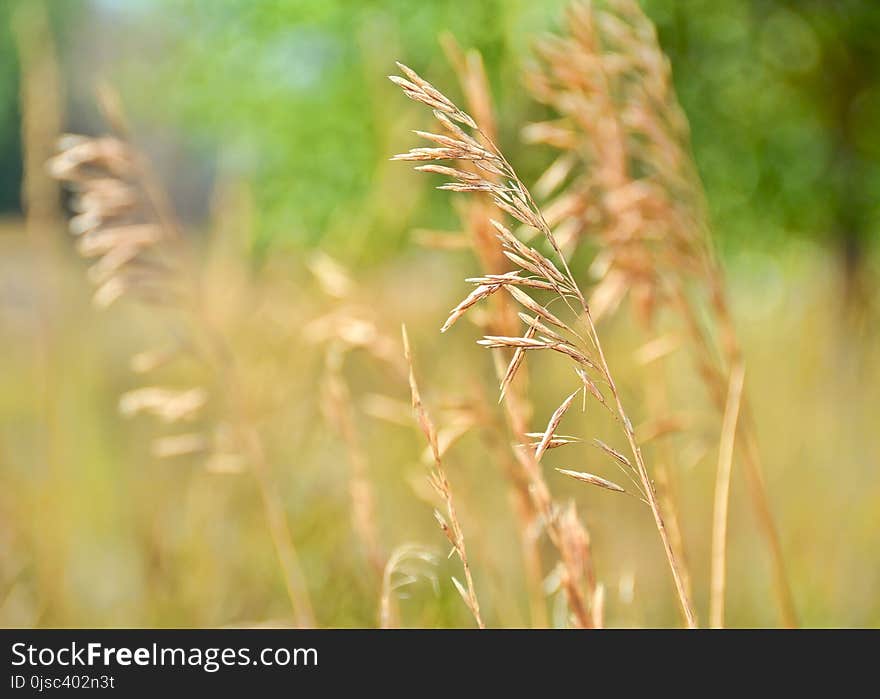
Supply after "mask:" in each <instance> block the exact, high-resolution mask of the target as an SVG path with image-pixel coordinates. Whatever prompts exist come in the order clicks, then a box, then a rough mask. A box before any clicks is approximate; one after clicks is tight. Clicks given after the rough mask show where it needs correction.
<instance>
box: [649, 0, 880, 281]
mask: <svg viewBox="0 0 880 699" xmlns="http://www.w3.org/2000/svg"><path fill="white" fill-rule="evenodd" d="M646 9H647V10H648V11H649V13H650V14H651V15H652V17H653V18H654V19H655V21H656V22H657V24H658V30H659V33H660V38H661V42H662V44H663V46H664V47H665V48H666V50H667V52H668V53H669V55H670V58H671V60H672V64H673V68H674V71H675V79H676V84H677V86H678V89H679V93H680V97H681V100H682V102H683V104H684V107H685V110H686V111H687V113H688V116H689V118H690V121H691V126H692V130H693V141H694V150H695V152H696V157H697V160H698V163H699V165H700V170H701V172H702V174H703V177H704V179H705V182H706V187H707V190H708V193H709V200H710V206H711V210H712V213H713V218H714V221H715V224H716V228H717V229H718V230H719V232H720V233H721V234H722V236H723V237H724V239H725V240H726V242H728V243H731V244H732V243H737V242H738V241H740V240H742V239H750V240H753V241H755V240H756V239H757V242H759V244H763V242H764V241H772V242H777V241H778V240H779V239H781V238H786V237H791V236H801V237H809V238H814V239H819V240H825V241H828V242H831V243H832V244H833V245H835V246H836V247H837V249H838V250H839V251H840V255H841V260H842V261H843V263H844V269H845V272H846V278H847V279H850V280H853V281H854V280H856V279H858V277H859V275H860V274H861V272H860V270H861V261H862V259H863V256H864V252H865V249H866V247H867V246H868V244H869V243H871V242H873V241H876V240H877V238H878V229H880V130H878V128H877V124H878V123H880V44H878V43H877V40H876V37H877V35H878V32H880V4H878V3H870V2H861V1H860V0H840V1H835V2H826V1H824V0H805V1H797V2H794V1H792V0H786V1H779V0H776V1H771V0H747V1H743V0H711V1H710V0H696V1H695V2H689V3H676V2H674V1H673V0H650V1H649V2H646ZM856 288H858V283H857V282H855V281H854V283H853V284H848V285H847V289H848V290H849V291H850V292H852V291H853V290H855V289H856Z"/></svg>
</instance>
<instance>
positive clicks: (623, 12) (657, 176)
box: [526, 0, 796, 626]
mask: <svg viewBox="0 0 880 699" xmlns="http://www.w3.org/2000/svg"><path fill="white" fill-rule="evenodd" d="M538 54H539V57H540V59H541V60H540V65H539V66H537V67H536V68H535V69H534V70H532V71H530V73H529V76H528V81H527V82H528V85H529V87H530V89H531V92H532V94H533V95H534V97H535V98H536V99H537V100H538V101H540V102H542V103H544V104H546V105H547V106H549V107H550V108H552V109H553V110H554V111H555V112H556V113H557V114H558V115H559V116H560V117H561V118H559V119H555V120H553V121H548V122H543V123H539V124H534V125H531V126H530V127H529V128H528V129H527V130H526V137H527V138H528V139H530V140H532V141H536V142H541V143H545V144H547V145H550V146H551V147H553V148H555V149H556V150H558V151H559V157H558V158H557V160H556V161H555V162H554V163H553V164H552V165H551V166H550V167H549V168H548V170H547V171H546V173H545V174H544V176H543V177H542V178H541V180H540V184H541V193H542V196H546V197H552V198H551V199H550V201H549V203H548V204H547V211H548V212H549V213H548V220H549V222H550V223H551V225H558V226H559V227H560V228H561V229H563V230H565V231H567V232H568V236H569V237H568V242H569V243H570V244H571V245H574V244H575V243H576V241H577V239H578V238H579V237H581V236H591V237H593V238H594V239H596V240H598V242H599V244H600V246H601V251H600V253H599V255H598V257H597V258H596V262H595V263H594V265H593V268H592V271H593V272H594V273H595V274H596V276H597V277H598V278H599V282H598V284H597V286H596V288H595V290H594V292H593V294H592V295H591V301H592V303H593V306H594V307H595V308H596V311H597V316H601V315H602V314H605V313H610V312H612V311H613V310H614V309H615V308H616V307H617V306H618V305H619V304H620V302H621V301H622V300H623V298H624V297H625V296H627V295H628V296H629V298H630V299H631V301H632V303H633V306H634V309H635V311H636V315H637V317H638V318H639V319H640V320H641V322H642V324H643V326H644V328H645V332H647V333H648V334H649V336H655V335H656V328H655V327H654V317H655V315H656V310H657V309H658V308H659V307H661V306H668V307H671V308H673V309H674V310H675V311H676V312H677V313H679V314H680V316H681V317H682V319H683V321H684V323H685V325H686V327H687V330H688V332H689V334H690V337H691V339H692V341H693V347H692V349H693V351H694V355H695V358H696V362H697V366H698V369H699V372H700V374H701V376H702V378H703V380H704V382H705V383H706V386H707V388H708V391H709V393H710V396H711V397H712V399H713V401H714V402H715V405H716V407H717V409H718V411H719V415H721V414H722V412H723V410H724V406H725V395H726V392H727V388H728V386H729V384H730V379H731V374H732V371H733V369H734V368H735V367H736V366H737V365H738V364H739V362H740V359H741V354H742V353H741V349H740V346H739V343H738V340H737V337H736V331H735V328H734V324H733V321H732V318H731V316H730V311H729V302H728V300H727V294H726V291H725V289H724V281H723V272H722V269H721V267H720V264H719V263H718V261H717V259H716V257H715V255H714V252H713V249H712V242H711V238H710V235H709V230H708V225H707V221H706V213H705V203H704V194H703V190H702V187H701V185H700V182H699V176H698V173H697V171H696V167H695V165H694V161H693V157H692V155H691V152H690V137H689V131H688V124H687V118H686V116H685V114H684V112H683V110H682V109H681V106H680V105H679V103H678V100H677V98H676V96H675V91H674V87H673V84H672V79H671V70H670V67H669V62H668V60H667V59H666V57H665V56H664V55H663V52H662V50H661V49H660V47H659V44H658V41H657V36H656V32H655V30H654V27H653V25H652V24H651V22H650V21H649V20H648V19H647V17H646V16H645V15H644V13H643V12H642V11H641V9H640V8H639V5H638V3H637V2H635V1H634V0H608V2H605V3H603V4H602V6H601V7H596V6H593V5H591V4H589V3H583V2H579V3H574V4H572V5H571V7H570V8H569V11H568V14H567V27H566V32H565V35H564V36H561V37H552V38H549V39H548V40H546V41H544V42H542V43H541V44H540V45H539V46H538ZM691 289H696V290H697V292H698V293H699V294H701V295H702V296H703V297H705V298H706V299H708V304H709V307H710V309H711V315H712V320H713V322H714V325H715V329H716V331H717V333H718V336H719V338H720V342H719V345H720V347H719V348H718V349H716V345H715V342H714V338H713V337H712V336H711V333H710V332H709V331H707V329H706V328H704V326H703V323H702V322H701V320H700V316H701V313H700V309H699V305H698V303H697V302H696V300H695V299H694V298H693V296H692V294H690V293H689V291H690V290H691ZM654 403H655V405H660V402H658V401H654ZM740 412H741V418H740V420H739V421H738V428H737V435H738V437H739V439H740V440H741V442H742V448H741V449H740V451H739V455H740V459H741V461H742V463H743V466H744V467H745V475H746V479H747V482H748V485H749V492H750V497H751V500H752V505H753V507H754V509H755V511H756V514H757V517H758V521H759V525H760V527H761V531H762V534H763V537H764V539H765V542H766V545H767V547H768V549H769V551H770V554H771V558H772V564H773V575H774V589H775V592H776V596H777V601H778V604H779V608H780V615H781V620H782V622H783V623H784V624H785V625H788V626H792V625H795V623H796V615H795V611H794V605H793V602H792V597H791V591H790V587H789V583H788V578H787V575H786V572H785V566H784V562H783V558H782V550H781V545H780V541H779V535H778V533H777V531H776V526H775V523H774V520H773V516H772V513H771V510H770V506H769V502H768V496H767V492H766V487H765V485H764V481H763V475H762V467H761V459H760V453H759V450H758V447H757V439H756V437H755V432H754V425H753V421H752V418H751V415H750V411H749V408H748V401H747V399H746V397H745V396H744V397H743V399H742V407H741V410H740ZM658 465H660V466H662V460H661V462H660V463H659V464H658ZM669 475H670V474H667V473H665V471H664V470H658V483H662V482H664V481H667V480H668V476H669ZM672 504H673V503H672V501H671V499H670V505H672ZM669 512H670V514H671V515H672V517H671V519H672V520H673V521H674V520H676V519H677V517H676V516H675V510H674V509H669Z"/></svg>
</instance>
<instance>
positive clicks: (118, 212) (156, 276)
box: [49, 89, 315, 627]
mask: <svg viewBox="0 0 880 699" xmlns="http://www.w3.org/2000/svg"><path fill="white" fill-rule="evenodd" d="M101 97H102V107H103V108H104V111H105V115H106V116H107V118H108V121H110V122H111V123H112V124H113V125H114V127H115V130H116V131H117V134H118V135H115V136H103V137H99V138H89V137H86V136H73V135H68V136H64V137H63V138H62V139H61V142H60V144H59V148H60V152H59V153H58V154H57V155H56V156H55V157H53V158H52V159H51V160H50V161H49V170H50V172H51V173H52V175H53V176H54V177H56V178H57V179H59V180H61V181H62V182H63V183H65V184H66V185H68V187H70V188H71V189H72V190H73V192H74V197H73V200H72V207H73V209H74V211H75V213H76V215H75V216H73V218H72V219H71V220H70V223H69V227H70V231H71V233H72V234H74V235H75V236H76V237H77V248H78V250H79V252H80V253H81V255H83V256H84V257H85V258H87V259H93V258H98V261H97V262H96V263H95V264H94V265H93V266H92V267H91V268H90V270H89V277H90V278H91V280H92V282H93V283H94V284H95V285H96V286H97V291H96V292H95V296H94V301H95V303H96V305H98V306H102V307H103V306H107V305H109V304H111V303H113V302H114V301H116V300H117V299H119V298H120V297H122V296H127V297H129V298H132V299H134V300H136V301H138V302H141V303H145V304H150V305H157V306H159V307H162V308H165V309H166V310H168V311H172V312H175V313H183V314H184V316H185V317H186V318H187V320H188V330H189V331H190V333H191V335H192V337H191V338H188V340H187V342H185V343H183V344H182V345H181V346H179V347H176V348H174V349H173V350H157V351H152V352H149V353H147V354H141V355H138V356H137V357H136V358H135V360H134V361H133V368H135V369H139V370H142V371H146V372H149V371H151V370H153V369H155V368H158V367H159V366H161V365H163V364H165V363H167V362H168V361H171V360H172V359H174V358H175V357H176V356H178V355H179V354H181V353H182V352H184V351H186V352H189V353H191V355H192V356H193V357H194V358H195V359H196V360H197V361H201V362H202V363H203V364H204V365H205V367H206V368H207V369H208V370H209V371H210V372H211V374H212V375H213V376H214V377H215V382H214V383H215V384H216V386H218V387H220V391H221V392H220V393H219V395H216V396H215V398H216V399H217V400H218V401H219V402H220V403H221V404H222V405H223V407H224V408H225V410H226V417H227V418H228V421H229V425H228V426H229V427H231V432H232V435H233V437H232V442H233V447H232V448H233V449H234V451H235V452H236V453H235V458H233V457H232V455H230V454H228V453H220V452H219V451H216V452H215V453H214V454H213V455H208V461H207V463H208V464H211V463H212V462H215V461H217V460H219V459H222V460H223V462H224V463H226V464H229V463H237V462H238V461H244V462H246V463H247V465H248V466H249V467H250V470H251V472H252V474H253V475H254V477H255V480H256V483H257V486H258V489H259V493H260V498H261V501H262V504H263V509H264V513H265V515H266V520H267V523H268V527H269V531H270V533H271V536H272V540H273V544H274V547H275V553H276V555H277V558H278V563H279V567H280V569H281V573H282V577H283V580H284V584H285V588H286V590H287V596H288V598H289V600H290V604H291V607H292V609H293V615H294V620H295V623H296V624H297V625H298V626H301V627H312V626H314V625H315V617H314V613H313V611H312V605H311V601H310V598H309V594H308V588H307V585H306V583H305V578H304V576H303V573H302V570H301V566H300V563H299V557H298V555H297V552H296V548H295V547H294V543H293V537H292V535H291V532H290V528H289V525H288V522H287V515H286V513H285V510H284V504H283V502H282V500H281V497H280V495H279V493H278V488H277V485H276V484H275V482H274V479H273V478H272V475H271V469H270V467H269V464H268V463H267V461H266V457H265V453H264V446H263V443H262V439H261V437H260V435H259V433H258V432H257V430H256V429H255V428H254V427H253V420H252V419H251V417H250V415H249V411H248V398H247V395H246V391H245V389H244V385H243V382H242V381H241V379H240V377H239V374H238V369H237V367H236V364H235V361H236V360H235V356H234V354H233V353H232V351H231V348H230V347H229V345H228V342H227V339H226V338H225V337H224V335H223V334H222V333H220V332H219V331H218V330H217V329H216V328H215V327H214V325H213V323H212V322H211V320H210V319H209V318H208V316H207V314H206V313H205V311H204V300H203V299H202V298H201V295H200V276H199V273H198V270H197V268H196V266H195V262H194V260H193V257H192V253H191V251H190V249H189V248H188V246H187V242H186V240H185V239H184V237H183V235H182V233H181V231H180V227H179V225H178V224H177V222H176V220H175V218H174V213H173V210H172V208H171V206H170V205H169V203H168V200H167V195H166V194H165V193H164V191H163V190H162V188H161V186H159V184H158V179H157V178H156V177H155V175H154V174H153V172H152V168H151V165H150V164H149V161H148V160H147V159H146V158H145V157H144V156H143V155H141V153H139V152H138V151H137V150H136V149H135V148H134V147H132V146H131V145H130V143H129V142H128V141H127V140H126V139H125V137H124V135H123V134H124V133H125V132H126V131H127V127H126V125H125V121H124V116H123V115H122V111H121V106H120V104H119V101H118V99H117V98H116V96H115V93H112V92H110V91H109V90H107V89H105V90H104V91H103V93H102V94H101ZM208 402H209V393H208V392H207V391H206V390H205V389H204V388H202V387H198V386H196V387H188V388H185V389H180V388H169V387H161V386H147V387H143V388H140V389H137V390H135V391H131V392H129V393H127V394H125V395H123V396H122V398H121V399H120V409H121V411H122V412H123V414H127V415H134V414H137V413H140V412H149V413H152V414H153V415H155V416H156V417H158V418H159V419H161V420H162V421H163V422H165V423H167V424H169V425H179V424H181V423H184V422H190V421H193V420H197V419H199V418H200V417H201V413H202V412H203V408H204V407H205V406H206V404H207V403H208ZM214 431H215V434H214V436H212V437H211V438H206V437H204V436H203V435H197V434H193V433H187V434H186V435H177V437H178V438H179V439H178V443H176V444H174V448H169V442H168V441H167V438H165V437H163V438H161V439H160V440H158V441H157V442H156V444H154V452H157V453H161V454H166V455H176V454H182V453H192V452H193V449H192V446H193V445H195V444H196V442H197V441H199V440H197V437H202V440H201V444H203V445H212V446H213V445H214V444H215V443H218V445H219V442H220V441H227V440H221V439H219V437H218V435H221V434H222V433H223V432H224V425H222V424H219V425H217V426H216V427H215V430H214ZM183 436H185V437H186V440H185V442H186V443H187V444H188V445H189V448H187V449H184V450H181V449H180V446H181V444H180V441H179V440H180V438H181V437H183Z"/></svg>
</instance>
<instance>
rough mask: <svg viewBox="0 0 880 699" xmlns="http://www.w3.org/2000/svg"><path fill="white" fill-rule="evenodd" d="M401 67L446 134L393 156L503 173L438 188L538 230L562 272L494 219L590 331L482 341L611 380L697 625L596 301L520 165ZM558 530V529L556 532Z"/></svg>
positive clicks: (458, 179)
mask: <svg viewBox="0 0 880 699" xmlns="http://www.w3.org/2000/svg"><path fill="white" fill-rule="evenodd" d="M398 67H399V68H400V70H401V71H402V72H403V74H404V75H405V76H406V77H399V76H392V77H391V80H392V81H393V82H394V83H396V84H397V85H398V86H400V87H401V89H402V90H403V92H404V94H405V95H406V96H407V97H409V98H410V99H412V100H415V101H416V102H420V103H422V104H424V105H426V106H428V107H430V108H431V109H432V110H433V113H434V116H435V118H436V120H437V122H438V123H439V126H440V127H441V130H442V131H444V132H445V134H433V133H431V134H424V135H423V137H425V138H427V140H429V141H431V142H433V143H434V144H437V146H439V147H426V148H414V149H412V150H410V151H409V152H408V153H404V154H401V155H397V156H394V158H393V159H395V160H405V161H415V162H431V161H445V160H459V161H461V160H467V161H471V162H473V163H474V166H475V167H477V168H479V170H480V172H481V173H486V174H487V176H491V175H498V176H499V178H498V180H497V181H493V180H491V179H486V178H484V177H482V176H479V179H477V180H474V179H473V176H472V175H471V174H470V173H468V174H467V176H462V175H458V174H455V173H453V174H451V175H450V176H452V177H453V180H452V181H451V182H449V183H447V184H444V185H441V186H440V188H441V189H446V190H450V191H457V192H485V193H487V194H488V195H489V196H490V197H491V199H492V201H493V202H494V203H495V205H496V206H498V208H500V209H502V210H503V211H505V212H506V213H507V214H509V215H510V216H511V217H512V218H514V219H516V220H517V221H519V222H520V223H521V224H523V225H524V226H525V227H527V228H532V229H534V230H535V231H537V232H538V233H540V234H542V235H543V237H544V239H545V240H546V242H547V243H548V244H549V246H550V248H551V249H552V251H553V253H554V254H555V256H556V258H557V259H558V260H559V263H560V264H561V265H562V269H561V270H560V269H559V268H557V267H556V265H555V264H554V263H553V262H552V261H551V260H550V259H549V258H547V257H546V256H544V255H543V254H541V253H540V252H539V251H538V250H536V249H535V248H531V247H529V246H527V245H526V244H524V243H522V242H521V241H520V240H519V239H518V238H517V237H516V236H514V235H513V233H511V232H510V231H509V230H508V229H507V228H506V227H505V226H503V225H502V224H501V223H499V222H497V221H493V225H495V227H496V229H497V231H498V234H499V237H500V239H501V240H502V244H503V245H504V247H505V249H506V252H508V253H510V254H509V255H508V257H509V259H511V261H513V262H514V264H517V265H518V266H519V267H520V269H521V271H522V273H523V274H524V275H525V276H528V274H527V273H529V272H530V273H531V274H532V275H533V278H536V279H538V280H539V281H542V282H546V283H547V284H549V285H550V286H551V287H552V288H553V292H552V293H553V294H554V295H555V298H556V299H557V300H559V301H560V302H561V304H562V306H563V307H566V308H568V310H569V311H570V313H571V314H572V315H573V316H574V317H575V322H576V324H578V325H579V326H581V327H582V331H583V332H584V333H585V335H581V334H580V333H579V332H578V331H577V330H576V329H575V328H574V327H573V326H572V325H571V324H568V323H561V326H562V327H561V329H562V330H564V331H565V333H567V334H568V336H569V338H570V339H569V340H565V341H559V340H556V339H554V338H549V337H544V336H541V335H538V336H537V337H535V338H524V337H518V338H514V337H505V336H495V337H486V338H484V340H482V341H480V344H483V345H484V346H487V347H507V348H512V349H523V350H525V351H543V350H552V351H555V352H559V353H560V354H563V355H565V356H567V357H568V359H569V360H570V361H572V362H574V364H575V366H576V367H577V368H578V369H580V370H581V371H584V372H594V373H595V374H596V375H597V378H598V379H599V380H600V381H601V382H602V383H603V384H604V385H606V386H607V388H608V390H609V392H610V394H611V396H612V399H613V405H614V411H615V414H616V416H617V419H618V422H619V423H620V425H621V428H622V431H623V433H624V437H625V438H626V441H627V443H628V445H629V449H630V451H631V453H632V457H633V461H634V463H633V464H632V465H630V469H631V471H632V473H633V475H634V476H635V477H636V478H637V481H638V483H639V484H640V486H639V487H640V489H641V491H642V494H643V496H644V498H645V500H646V502H647V503H648V505H649V507H650V509H651V512H652V515H653V517H654V522H655V525H656V527H657V531H658V533H659V535H660V538H661V542H662V544H663V548H664V551H665V553H666V556H667V560H668V563H669V567H670V571H671V574H672V577H673V581H674V583H675V588H676V594H677V596H678V600H679V603H680V605H681V610H682V615H683V617H684V619H685V621H686V623H687V625H688V626H691V627H692V626H695V625H696V617H695V615H694V611H693V605H692V603H691V601H690V599H689V597H688V595H687V592H686V590H685V587H684V585H683V578H682V572H681V568H680V563H679V561H678V559H677V558H676V556H675V552H674V551H673V549H672V546H671V544H670V540H669V536H668V534H667V531H666V525H665V522H664V519H663V514H662V513H661V511H660V507H659V504H658V501H657V496H656V493H655V490H654V485H653V482H652V480H651V478H650V476H649V474H648V470H647V466H646V465H645V461H644V459H643V457H642V453H641V450H640V448H639V445H638V443H637V441H636V438H635V431H634V428H633V426H632V422H631V421H630V419H629V417H628V416H627V414H626V411H625V409H624V406H623V403H622V400H621V397H620V394H619V392H618V390H617V387H616V384H615V382H614V378H613V376H612V374H611V370H610V368H609V365H608V361H607V358H606V356H605V352H604V349H603V347H602V344H601V342H600V339H599V336H598V333H597V331H596V326H595V323H594V321H593V318H592V315H591V312H590V307H589V305H588V304H587V301H586V298H585V297H584V295H583V293H582V291H581V290H580V288H579V286H578V284H577V282H576V280H575V279H574V276H573V275H572V273H571V270H570V268H569V265H568V261H567V259H566V256H565V255H564V254H563V253H562V250H561V248H560V246H559V243H558V241H557V239H556V237H555V235H554V233H553V230H552V229H551V227H550V226H549V224H548V223H547V221H546V219H545V218H544V215H543V213H542V212H541V210H540V209H539V208H538V206H537V204H535V201H534V199H533V197H532V195H531V193H530V192H529V190H528V189H527V188H526V187H525V185H524V184H523V183H522V181H521V180H520V178H519V177H518V176H517V173H516V171H515V170H514V169H513V167H512V166H511V165H510V163H509V162H508V161H507V159H506V158H505V157H504V155H503V154H502V152H501V151H500V150H499V149H498V147H497V146H496V145H495V143H494V141H493V140H492V139H491V138H489V137H488V136H487V135H486V134H485V133H484V132H483V131H482V130H481V129H480V127H479V125H478V124H477V123H476V122H475V120H474V119H473V118H472V117H471V116H470V115H469V114H467V113H466V112H464V111H463V110H461V109H460V108H459V107H457V106H456V105H455V104H454V103H453V102H452V101H451V100H450V99H449V98H448V97H446V96H445V95H443V94H442V93H441V92H440V91H439V90H437V88H435V87H434V86H433V85H431V84H430V83H428V82H427V81H426V80H424V79H423V78H422V77H421V76H419V75H418V74H417V73H416V72H415V71H413V70H412V69H410V68H408V67H406V66H404V65H402V64H400V63H398ZM462 127H466V128H468V129H470V130H471V132H472V133H471V134H469V133H468V132H467V131H465V130H464V129H463V128H462ZM517 260H522V261H523V263H524V264H519V263H517ZM515 285H516V281H515V280H510V281H506V282H504V283H502V284H499V285H497V286H496V287H494V288H493V290H492V291H490V292H488V293H487V294H486V295H485V296H488V295H491V294H492V293H497V290H498V289H500V288H501V287H507V286H515ZM517 300H518V301H519V302H520V303H525V304H526V307H527V308H528V309H529V310H530V311H535V312H536V314H537V315H539V316H540V317H541V318H542V319H543V320H548V321H550V322H551V323H554V324H556V321H558V320H559V319H558V318H557V317H556V315H555V314H554V313H550V311H549V310H548V309H547V307H546V305H542V304H537V302H534V303H535V304H536V305H532V302H531V301H530V302H526V301H525V298H523V297H522V296H520V297H519V298H517ZM583 390H586V389H583ZM523 454H524V455H525V456H526V457H527V459H526V464H527V467H528V470H529V471H530V472H531V473H533V474H535V473H540V467H539V466H538V461H537V459H534V458H533V455H531V454H530V453H528V452H523ZM536 481H537V479H536ZM538 482H540V481H538ZM534 490H535V491H536V492H535V493H534V497H535V498H536V500H537V503H538V504H539V505H540V506H539V510H541V511H545V512H547V515H548V517H547V519H548V531H549V532H551V539H553V538H555V537H554V536H553V527H552V524H553V522H554V520H557V517H558V513H555V512H553V511H552V509H551V508H550V507H549V505H548V504H547V503H548V502H549V495H548V493H547V492H546V489H545V490H544V492H539V490H538V488H535V489H534ZM557 533H559V532H558V531H557ZM557 543H558V545H559V546H560V547H561V548H564V543H563V542H562V541H559V542H557ZM570 601H571V600H570ZM573 611H574V613H575V614H576V615H577V616H579V617H580V616H582V615H583V616H586V617H587V618H589V615H587V614H586V610H579V611H578V610H573Z"/></svg>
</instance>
